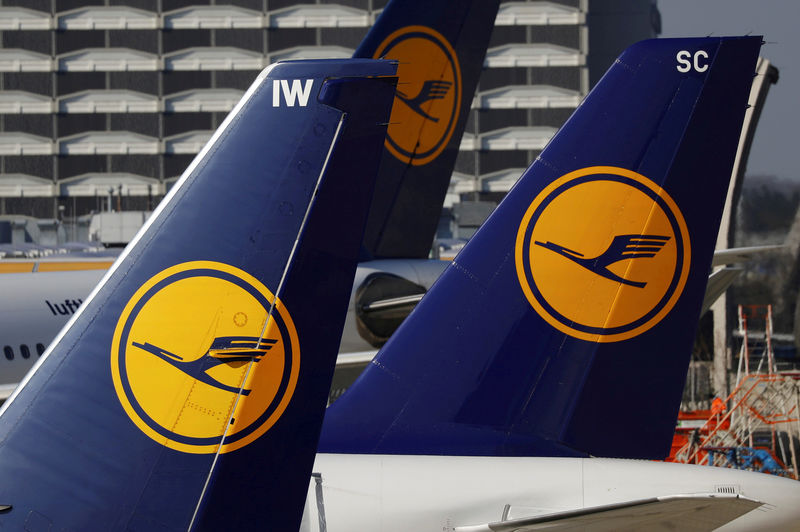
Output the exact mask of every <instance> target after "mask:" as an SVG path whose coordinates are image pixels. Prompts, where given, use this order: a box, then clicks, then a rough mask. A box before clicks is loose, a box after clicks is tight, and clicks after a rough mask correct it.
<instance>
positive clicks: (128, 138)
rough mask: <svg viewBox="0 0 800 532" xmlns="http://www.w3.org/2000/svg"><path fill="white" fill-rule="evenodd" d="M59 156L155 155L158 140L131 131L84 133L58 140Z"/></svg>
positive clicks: (157, 150) (157, 151)
mask: <svg viewBox="0 0 800 532" xmlns="http://www.w3.org/2000/svg"><path fill="white" fill-rule="evenodd" d="M58 153H59V155H157V154H158V153H159V145H158V139H157V138H153V137H148V136H146V135H140V134H139V133H133V132H131V131H86V132H83V133H78V134H76V135H71V136H69V137H64V138H61V139H58Z"/></svg>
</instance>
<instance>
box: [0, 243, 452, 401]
mask: <svg viewBox="0 0 800 532" xmlns="http://www.w3.org/2000/svg"><path fill="white" fill-rule="evenodd" d="M447 264H448V263H447V262H445V261H438V260H426V259H421V260H420V259H393V260H377V261H370V262H363V263H360V264H359V266H358V269H357V271H356V276H355V281H354V282H353V290H352V292H351V295H350V302H349V304H348V307H347V319H346V322H345V328H344V333H343V335H342V341H341V344H340V347H339V352H340V353H341V354H344V355H346V354H348V353H363V354H364V356H360V357H355V358H358V360H357V361H356V362H355V365H360V366H363V365H365V364H366V363H367V361H368V360H369V358H371V355H374V353H375V352H376V350H377V348H376V347H375V346H373V345H370V344H369V343H368V342H367V341H366V340H365V339H364V338H363V337H362V336H361V335H360V334H359V332H358V330H357V326H356V321H357V317H356V313H357V312H356V306H357V304H358V303H357V302H356V301H355V298H356V292H357V290H358V288H359V286H361V284H362V283H363V282H364V280H365V279H366V278H367V277H368V276H369V275H372V274H376V273H386V274H393V275H397V276H399V277H402V278H404V279H406V280H408V281H410V282H412V283H415V284H418V285H420V286H423V287H424V288H425V289H428V288H430V286H431V285H432V284H433V282H434V281H435V280H436V279H437V278H438V277H439V275H440V274H441V273H442V271H444V268H445V267H446V266H447ZM105 273H106V270H84V271H58V272H35V273H4V274H0V293H2V294H3V298H2V299H1V300H0V400H2V399H5V398H6V397H8V396H9V395H10V394H11V392H12V391H13V390H14V387H15V386H16V385H17V383H19V382H20V381H21V380H22V378H23V377H24V376H25V374H26V373H27V372H28V371H29V370H30V369H31V368H32V367H33V364H34V363H35V362H36V360H37V359H38V358H39V356H41V354H42V352H43V351H44V349H45V348H47V347H48V346H49V345H50V342H51V341H52V340H53V338H55V337H56V335H57V334H58V332H59V331H60V330H61V329H62V328H63V327H64V325H66V323H67V321H69V319H70V318H71V317H72V315H73V314H75V312H76V311H77V310H78V307H79V306H80V304H81V303H82V302H83V301H84V300H85V299H86V297H87V296H88V295H89V293H90V292H91V291H92V290H93V289H94V287H95V286H96V285H97V283H98V282H99V281H100V279H101V278H102V277H103V275H105ZM343 360H344V361H346V362H349V361H348V360H347V357H346V356H345V358H344V359H343Z"/></svg>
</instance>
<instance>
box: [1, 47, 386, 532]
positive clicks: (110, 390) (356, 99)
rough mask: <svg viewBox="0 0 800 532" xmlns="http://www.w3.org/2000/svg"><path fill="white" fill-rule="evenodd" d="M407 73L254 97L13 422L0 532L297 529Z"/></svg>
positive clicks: (272, 86) (106, 287)
mask: <svg viewBox="0 0 800 532" xmlns="http://www.w3.org/2000/svg"><path fill="white" fill-rule="evenodd" d="M395 71H396V65H395V64H394V63H392V62H388V61H374V60H335V61H311V62H289V63H279V64H277V65H273V66H272V67H270V68H268V69H267V70H265V71H264V72H263V73H262V74H261V75H260V76H259V77H258V79H257V80H256V82H255V83H254V84H253V86H252V87H251V88H250V89H249V90H248V91H247V93H246V95H245V96H244V98H243V100H242V101H241V102H240V103H239V105H238V106H237V107H236V109H234V111H233V112H232V113H231V114H230V115H229V116H228V118H227V119H226V120H225V122H224V123H223V125H222V126H221V127H220V129H219V130H218V131H217V132H216V133H215V135H214V136H213V138H212V139H211V141H210V142H209V144H208V145H207V146H206V147H205V148H204V149H203V150H202V152H201V153H200V154H199V155H198V157H197V158H196V159H195V160H194V162H193V163H192V164H191V166H190V167H189V168H188V169H187V171H186V173H185V174H184V175H183V177H182V178H181V180H180V181H179V182H178V183H177V184H176V185H175V187H174V188H173V190H172V191H171V193H170V194H169V196H168V197H167V198H166V199H165V200H164V201H163V202H162V203H161V205H160V206H159V208H158V209H157V210H156V212H155V213H154V214H153V216H152V217H151V219H150V220H149V221H148V223H147V225H146V226H145V227H144V228H143V229H142V230H141V232H140V233H139V234H138V235H137V236H136V238H135V239H134V240H133V241H132V242H131V244H130V245H129V246H128V248H127V249H126V250H125V252H124V253H123V254H122V256H121V257H120V258H119V260H118V261H117V262H116V263H115V265H114V266H113V267H112V268H111V270H110V271H109V272H108V274H107V275H106V276H105V278H104V280H103V281H102V282H101V284H100V286H99V287H98V288H97V289H96V290H95V291H94V292H93V293H92V295H91V296H90V298H89V300H88V301H87V302H86V303H85V304H84V306H83V307H82V308H81V310H80V311H79V313H78V314H76V316H75V317H74V318H73V320H72V321H71V322H70V324H68V326H67V327H66V329H65V330H64V331H62V332H61V334H60V335H59V336H58V338H57V339H56V340H55V341H54V343H53V344H52V345H51V347H50V349H49V351H48V352H47V353H45V355H44V356H43V357H42V358H41V360H40V362H39V365H38V366H37V368H36V370H35V372H34V373H33V374H31V375H29V377H28V378H27V379H26V381H25V382H24V383H23V385H22V386H21V387H20V388H19V389H18V391H17V392H16V393H15V394H14V396H13V397H12V399H11V400H10V401H9V402H7V403H6V404H5V406H4V408H3V411H2V414H1V415H0V476H2V478H4V479H5V481H4V482H3V483H2V485H0V501H2V502H4V503H8V504H10V505H12V506H13V508H11V509H10V510H9V511H7V512H5V513H2V514H0V527H3V528H4V529H9V530H11V529H13V530H23V529H25V528H28V527H27V525H26V523H27V522H28V520H29V519H31V517H30V516H34V518H35V519H36V521H37V522H41V523H50V525H48V526H51V527H52V529H54V530H88V529H94V530H134V529H138V530H176V529H178V530H190V529H192V530H225V529H243V528H248V527H249V528H252V527H253V526H254V524H256V523H257V525H258V526H259V527H263V528H266V529H270V530H290V529H295V530H296V529H297V527H298V526H299V523H300V518H301V514H302V510H303V504H304V499H305V490H306V487H307V485H308V478H309V475H310V473H311V466H312V462H313V457H314V454H315V451H316V442H317V437H318V434H319V427H320V424H321V420H322V415H323V412H324V407H325V402H326V397H327V390H328V388H329V386H330V381H331V376H332V373H333V368H334V364H335V360H336V355H337V350H338V349H337V348H338V345H339V341H340V337H341V330H342V325H343V321H344V316H345V313H346V308H347V303H348V299H349V295H350V287H351V284H352V280H353V276H354V273H355V268H356V260H357V256H358V252H359V248H360V243H361V237H362V233H363V228H364V224H365V222H366V215H367V209H368V207H369V201H370V198H371V195H372V187H373V185H374V179H375V174H376V171H377V165H378V161H379V154H380V146H381V144H382V143H383V139H384V137H385V133H386V122H387V121H388V116H389V112H390V109H391V104H392V100H393V97H394V91H395V82H396V78H394V77H393V75H394V73H395ZM376 76H377V77H376ZM343 202H346V203H347V208H342V205H343ZM321 265H324V269H321ZM231 337H239V338H242V337H244V338H249V339H250V340H249V341H250V345H257V346H260V345H262V342H263V343H265V344H271V348H270V349H269V351H268V353H267V354H265V355H264V356H263V357H260V358H259V357H253V356H249V357H242V356H233V357H231V359H230V360H223V359H222V358H224V357H220V356H219V355H220V353H219V352H215V353H213V354H215V355H217V356H209V354H210V353H211V348H212V347H213V348H215V349H217V350H219V349H220V348H221V349H225V346H226V345H229V346H230V347H231V348H232V350H233V351H232V352H234V353H236V354H240V351H241V346H240V345H234V344H235V342H228V344H226V343H225V341H224V340H225V339H226V338H231ZM136 346H150V347H148V348H147V349H143V348H137V347H136ZM156 346H157V347H156ZM162 352H169V353H173V354H175V355H176V358H175V359H174V360H172V359H171V358H170V359H169V360H167V359H166V358H165V357H162V356H159V354H160V353H162ZM154 355H155V356H154Z"/></svg>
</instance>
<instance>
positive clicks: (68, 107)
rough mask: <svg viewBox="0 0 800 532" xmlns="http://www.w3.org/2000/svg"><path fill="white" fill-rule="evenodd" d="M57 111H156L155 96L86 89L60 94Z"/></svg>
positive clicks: (157, 109)
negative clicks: (64, 94)
mask: <svg viewBox="0 0 800 532" xmlns="http://www.w3.org/2000/svg"><path fill="white" fill-rule="evenodd" d="M57 104H58V112H59V113H157V112H158V111H159V101H158V97H157V96H153V95H151V94H144V93H141V92H135V91H129V90H88V91H81V92H75V93H72V94H68V95H66V96H62V97H60V98H58V100H57Z"/></svg>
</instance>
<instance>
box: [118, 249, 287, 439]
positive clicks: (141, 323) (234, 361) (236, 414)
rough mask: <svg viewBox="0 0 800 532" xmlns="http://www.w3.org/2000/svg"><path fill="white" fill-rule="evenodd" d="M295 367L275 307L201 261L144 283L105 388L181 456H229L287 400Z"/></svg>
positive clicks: (235, 276) (248, 285) (246, 280)
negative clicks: (111, 387)
mask: <svg viewBox="0 0 800 532" xmlns="http://www.w3.org/2000/svg"><path fill="white" fill-rule="evenodd" d="M270 311H272V312H271V315H270ZM299 364H300V350H299V342H298V337H297V332H296V330H295V328H294V324H293V322H292V318H291V316H290V315H289V312H288V310H287V309H286V307H285V306H284V305H283V304H282V303H281V301H280V300H279V299H277V298H276V297H274V296H273V294H272V293H271V292H270V291H269V290H268V289H267V288H266V287H265V286H264V285H263V284H261V283H260V282H259V281H258V280H257V279H255V278H254V277H252V276H251V275H249V274H247V273H246V272H244V271H242V270H240V269H238V268H235V267H233V266H230V265H227V264H222V263H219V262H210V261H196V262H186V263H182V264H178V265H176V266H172V267H171V268H167V269H166V270H164V271H162V272H160V273H158V274H157V275H155V276H154V277H152V278H151V279H150V280H148V281H147V282H146V283H144V284H143V285H142V286H141V288H139V290H138V291H137V292H136V293H135V294H134V296H133V297H132V298H131V300H130V301H129V302H128V304H127V305H126V306H125V309H124V310H123V312H122V315H121V316H120V319H119V321H118V323H117V327H116V329H115V331H114V338H113V342H112V348H111V373H112V378H113V381H114V387H115V389H116V391H117V396H118V397H119V400H120V402H121V403H122V406H123V408H124V409H125V412H126V413H127V414H128V416H129V417H130V418H131V420H132V421H133V423H134V424H135V425H136V426H137V427H139V429H141V430H142V432H144V433H145V434H146V435H147V436H149V437H150V438H152V439H153V440H155V441H156V442H158V443H161V444H162V445H165V446H167V447H170V448H172V449H176V450H179V451H184V452H188V453H215V452H217V451H219V452H223V453H224V452H228V451H232V450H235V449H238V448H240V447H243V446H245V445H247V444H248V443H250V442H252V441H253V440H255V439H256V438H258V437H259V436H261V435H262V434H264V433H265V432H266V431H267V430H269V429H270V427H272V426H273V425H274V424H275V422H276V421H277V420H278V419H279V418H280V417H281V415H282V414H283V412H284V410H285V409H286V407H287V405H288V404H289V401H290V400H291V398H292V394H293V393H294V390H295V386H296V384H297V377H298V374H299Z"/></svg>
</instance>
